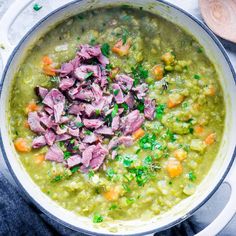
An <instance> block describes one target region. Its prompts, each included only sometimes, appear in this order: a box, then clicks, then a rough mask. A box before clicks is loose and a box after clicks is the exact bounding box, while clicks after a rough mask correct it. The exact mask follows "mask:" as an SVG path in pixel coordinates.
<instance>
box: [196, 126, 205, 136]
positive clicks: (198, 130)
mask: <svg viewBox="0 0 236 236" xmlns="http://www.w3.org/2000/svg"><path fill="white" fill-rule="evenodd" d="M194 131H195V133H196V134H198V135H200V134H202V133H203V131H204V128H203V127H202V126H201V125H197V126H195V128H194Z"/></svg>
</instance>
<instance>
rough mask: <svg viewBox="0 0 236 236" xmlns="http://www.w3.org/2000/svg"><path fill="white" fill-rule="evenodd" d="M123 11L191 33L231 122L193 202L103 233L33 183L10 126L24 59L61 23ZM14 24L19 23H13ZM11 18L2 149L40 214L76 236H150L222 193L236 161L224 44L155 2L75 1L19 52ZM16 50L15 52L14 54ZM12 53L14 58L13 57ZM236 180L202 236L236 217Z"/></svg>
mask: <svg viewBox="0 0 236 236" xmlns="http://www.w3.org/2000/svg"><path fill="white" fill-rule="evenodd" d="M28 2H29V0H17V1H15V3H14V4H13V5H12V6H11V7H10V9H9V11H8V16H9V14H11V15H13V16H16V15H17V12H16V9H18V10H21V9H23V7H24V6H25V5H26V4H27V3H28ZM110 4H111V5H121V4H130V5H132V6H135V7H143V9H145V10H148V11H150V12H152V13H154V14H155V13H158V14H159V15H161V16H162V17H164V18H166V19H167V20H169V21H172V22H173V23H175V24H177V25H179V26H180V27H182V28H184V29H185V30H187V31H188V32H189V33H191V34H192V35H193V36H194V37H195V38H196V39H197V40H198V41H199V42H200V44H201V45H202V46H203V47H204V49H205V52H206V54H207V55H208V57H209V58H210V59H211V60H212V61H213V62H214V64H215V66H216V69H217V72H218V74H219V78H220V82H221V85H222V88H223V91H224V95H225V96H224V98H225V105H226V119H225V131H224V134H223V139H222V143H221V147H220V151H219V153H218V155H217V157H216V159H215V161H214V163H213V165H212V168H211V169H210V171H209V173H208V175H207V176H206V177H205V179H204V180H203V181H202V183H201V184H200V185H199V186H198V188H197V190H196V193H195V194H194V195H192V196H190V197H188V198H187V199H185V200H183V201H182V202H180V203H179V204H178V205H176V206H175V207H173V208H172V209H171V210H170V211H168V212H166V213H165V214H163V215H160V216H157V217H155V218H153V219H151V220H147V221H143V220H142V221H141V220H132V221H114V222H109V224H107V226H106V227H100V226H99V225H98V224H96V225H94V224H93V223H92V222H91V219H88V218H86V217H81V216H78V215H76V214H74V213H72V212H70V211H68V210H66V209H64V208H62V207H60V206H59V205H57V204H56V203H55V202H54V201H52V200H51V199H50V198H49V197H47V196H46V195H45V194H43V193H42V192H41V191H40V189H39V188H38V186H37V185H36V184H35V183H34V182H33V181H32V180H31V178H30V176H29V175H28V173H27V172H26V171H25V169H24V167H23V166H22V164H21V162H20V161H19V158H18V156H17V153H16V151H15V149H14V147H13V145H12V141H11V138H10V137H9V135H8V129H9V124H8V120H7V109H8V100H9V92H10V87H11V83H12V80H13V78H14V74H15V72H16V71H17V69H18V67H19V65H20V64H21V62H22V60H23V59H24V56H25V54H26V53H27V49H29V48H30V47H31V46H32V45H34V43H35V42H36V41H37V40H38V39H39V38H40V37H41V36H42V35H43V34H44V33H46V32H47V31H48V30H49V29H50V28H51V27H53V26H54V25H55V24H57V23H58V22H60V21H62V20H63V19H66V18H67V17H69V16H72V15H74V14H78V13H80V12H82V11H84V10H86V9H90V8H97V7H103V6H107V5H110ZM12 18H14V17H12ZM10 23H11V22H9V19H7V15H6V16H5V17H3V18H2V21H1V22H0V28H1V38H2V39H1V40H2V42H3V43H4V44H5V45H6V50H5V51H3V53H2V57H3V63H4V65H5V70H4V72H3V76H2V82H3V84H2V90H1V101H0V109H1V111H0V120H1V122H0V129H1V139H0V145H1V148H2V153H3V157H4V160H5V162H6V165H7V167H8V170H9V172H10V173H11V175H12V176H13V179H14V181H15V182H16V184H17V185H18V187H19V189H20V190H21V192H23V194H24V195H26V196H27V198H29V199H30V200H31V201H32V202H33V203H34V204H35V205H36V206H37V207H38V208H39V209H40V210H42V211H43V212H44V213H45V214H47V215H48V216H50V217H51V218H53V219H55V220H56V221H58V222H60V223H61V224H63V225H65V226H67V227H70V228H72V229H74V230H77V231H81V232H85V233H89V234H93V235H95V234H102V235H105V234H122V235H131V234H133V235H138V234H150V233H153V232H158V231H161V230H164V229H166V228H169V227H172V226H174V225H175V224H177V223H180V222H181V221H183V220H185V219H187V218H188V217H189V216H190V215H191V214H193V213H194V211H195V210H196V209H198V208H199V207H200V206H201V205H202V204H204V203H205V202H206V201H207V200H208V199H209V198H210V196H211V195H212V194H213V193H214V192H215V191H216V189H217V188H218V187H219V185H220V184H221V183H222V181H223V180H224V178H225V176H226V175H227V173H228V171H229V169H230V167H231V165H232V163H233V160H234V154H235V153H234V152H235V146H236V109H235V108H236V107H235V104H234V102H235V101H236V85H235V80H236V76H235V73H234V70H233V67H232V65H231V63H230V61H229V58H228V56H227V55H226V52H225V50H224V48H223V47H222V45H221V43H220V42H219V41H218V40H217V38H216V37H215V36H214V35H213V34H212V33H211V31H210V30H209V29H208V28H207V27H206V26H205V25H203V24H202V23H200V22H199V21H198V20H197V19H195V18H194V17H192V16H191V15H189V14H188V13H186V12H184V11H183V10H181V9H178V8H177V7H175V6H172V5H170V4H168V3H165V2H162V1H155V0H145V1H143V0H133V1H132V0H120V1H115V0H94V1H83V0H82V1H74V2H72V3H68V4H67V5H65V6H62V7H61V8H59V9H57V10H55V11H53V12H52V13H50V14H49V15H47V16H46V17H45V18H43V19H42V20H41V21H40V22H39V23H37V24H36V25H35V26H34V27H33V28H32V29H31V30H30V31H29V32H28V33H27V34H26V35H25V36H24V37H23V39H22V40H21V41H20V43H19V44H18V45H17V46H16V47H15V48H14V50H13V47H12V46H11V45H10V43H9V42H8V38H7V32H8V31H7V30H8V29H9V26H10ZM12 50H13V52H11V51H12ZM9 53H11V55H10V57H8V56H9ZM235 179H236V178H234V179H233V178H232V179H231V180H230V179H228V183H230V184H231V190H232V191H231V198H230V200H229V202H228V204H227V205H226V207H225V209H224V210H223V212H222V213H221V215H220V216H219V217H218V218H217V219H216V220H215V221H214V222H213V223H212V225H210V226H209V227H208V228H206V229H205V230H204V231H202V232H201V233H200V234H199V235H214V234H216V233H217V232H219V231H220V230H221V229H222V227H223V225H225V224H226V223H227V222H228V221H229V220H230V219H231V217H232V216H233V214H234V213H235V209H236V206H235V205H236V201H235V203H234V200H233V199H236V191H235V186H233V185H232V182H233V181H234V182H235ZM114 229H116V230H117V232H116V233H112V232H111V231H110V230H114Z"/></svg>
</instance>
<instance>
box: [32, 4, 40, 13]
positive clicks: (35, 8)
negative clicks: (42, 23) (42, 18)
mask: <svg viewBox="0 0 236 236" xmlns="http://www.w3.org/2000/svg"><path fill="white" fill-rule="evenodd" d="M41 8H42V6H40V5H39V4H38V3H35V4H34V5H33V9H34V10H35V11H39V10H40V9H41Z"/></svg>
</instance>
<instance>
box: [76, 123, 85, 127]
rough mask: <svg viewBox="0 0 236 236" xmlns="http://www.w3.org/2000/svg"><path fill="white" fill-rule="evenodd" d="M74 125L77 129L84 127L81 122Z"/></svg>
mask: <svg viewBox="0 0 236 236" xmlns="http://www.w3.org/2000/svg"><path fill="white" fill-rule="evenodd" d="M75 125H76V127H78V128H81V127H83V126H84V124H83V123H82V122H76V123H75Z"/></svg>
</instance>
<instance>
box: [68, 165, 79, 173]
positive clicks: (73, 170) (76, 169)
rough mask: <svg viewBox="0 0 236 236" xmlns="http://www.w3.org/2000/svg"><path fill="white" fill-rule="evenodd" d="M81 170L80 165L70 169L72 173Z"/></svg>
mask: <svg viewBox="0 0 236 236" xmlns="http://www.w3.org/2000/svg"><path fill="white" fill-rule="evenodd" d="M78 170H79V166H74V167H73V168H71V169H70V171H71V172H72V173H75V172H77V171H78Z"/></svg>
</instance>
